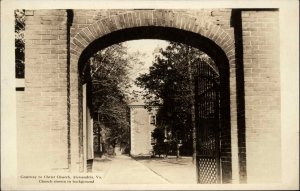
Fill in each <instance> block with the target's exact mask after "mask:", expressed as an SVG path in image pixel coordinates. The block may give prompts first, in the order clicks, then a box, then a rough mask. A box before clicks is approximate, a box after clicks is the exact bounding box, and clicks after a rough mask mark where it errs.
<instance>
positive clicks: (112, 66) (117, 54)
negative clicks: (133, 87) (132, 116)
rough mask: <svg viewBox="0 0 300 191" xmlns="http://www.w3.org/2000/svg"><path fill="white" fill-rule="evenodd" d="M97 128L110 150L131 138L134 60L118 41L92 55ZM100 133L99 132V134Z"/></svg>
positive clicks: (91, 64) (91, 63)
mask: <svg viewBox="0 0 300 191" xmlns="http://www.w3.org/2000/svg"><path fill="white" fill-rule="evenodd" d="M89 62H90V68H91V77H92V84H93V95H92V96H93V108H94V119H95V120H94V121H95V131H99V130H100V131H101V136H102V140H103V142H104V143H105V146H106V147H107V148H106V150H107V149H108V148H109V147H110V146H112V147H114V146H115V144H117V143H123V144H124V143H125V144H126V143H127V144H128V140H129V134H128V133H129V116H128V107H127V92H126V90H127V89H128V88H129V87H130V80H129V77H128V71H129V69H130V67H131V66H130V62H129V60H128V56H127V52H126V49H125V47H124V46H123V45H122V44H115V45H113V46H110V47H108V48H106V49H104V50H101V51H99V52H97V53H96V54H95V55H94V56H93V57H91V58H90V60H89ZM96 134H97V133H96Z"/></svg>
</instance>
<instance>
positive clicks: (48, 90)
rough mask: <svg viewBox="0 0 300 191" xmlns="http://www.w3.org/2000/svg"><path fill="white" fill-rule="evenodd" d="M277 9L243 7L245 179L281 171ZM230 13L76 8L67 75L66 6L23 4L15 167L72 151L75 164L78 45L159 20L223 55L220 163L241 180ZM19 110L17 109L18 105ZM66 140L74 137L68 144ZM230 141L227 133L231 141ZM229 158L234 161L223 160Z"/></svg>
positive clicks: (54, 162) (39, 165) (62, 162)
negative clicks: (226, 124)
mask: <svg viewBox="0 0 300 191" xmlns="http://www.w3.org/2000/svg"><path fill="white" fill-rule="evenodd" d="M277 14H278V12H276V11H259V12H256V11H243V12H242V27H243V30H242V37H243V38H242V39H243V68H244V70H243V71H244V80H245V118H246V122H245V123H246V147H247V150H246V152H247V153H246V159H247V172H248V175H247V178H248V182H259V181H260V182H266V181H276V180H278V178H279V173H280V171H279V170H278V169H279V168H278V167H279V166H280V165H279V164H280V149H279V148H280V88H279V58H278V55H279V51H278V45H279V43H278V39H277V37H278V31H277V27H278V23H277V22H278V18H277ZM231 19H232V10H231V9H202V10H193V11H190V10H189V11H187V10H147V11H145V10H143V11H142V10H74V19H73V23H72V26H71V31H70V36H71V45H70V48H71V50H70V51H71V54H70V68H69V69H70V71H69V72H70V73H69V76H67V71H68V62H67V12H66V10H35V11H26V29H25V39H26V43H25V46H26V47H25V63H26V69H25V92H23V93H20V94H23V98H22V99H23V101H22V99H19V98H18V100H17V101H18V102H17V104H18V105H19V103H21V102H23V108H24V118H23V119H24V121H23V122H21V117H18V121H17V124H18V125H17V128H18V146H19V149H18V161H19V167H20V168H23V167H24V168H25V167H26V168H27V169H19V170H33V169H39V170H43V171H45V169H46V170H50V169H51V168H58V169H64V168H68V152H70V153H69V154H70V160H71V161H69V162H71V164H70V165H71V166H70V170H72V171H74V172H75V171H80V169H81V167H82V164H83V163H82V158H80V157H79V153H80V152H81V150H82V149H81V148H82V139H80V136H81V134H80V132H81V130H82V129H81V130H80V128H81V126H82V123H81V120H80V116H81V113H80V112H81V109H80V106H81V102H80V96H81V83H80V76H79V74H78V64H79V58H80V56H81V54H82V52H83V51H84V50H85V49H86V48H87V47H88V45H90V44H91V43H92V42H93V41H95V40H96V39H98V38H101V37H103V36H105V35H106V34H110V33H111V32H113V31H116V30H121V29H126V28H132V27H138V26H161V27H173V28H177V29H182V30H185V31H191V32H194V33H197V34H200V35H201V36H204V37H206V38H208V39H211V40H212V41H213V42H215V43H216V44H217V45H218V46H219V47H220V48H221V49H222V50H223V51H224V53H225V54H226V56H227V58H228V61H229V84H230V127H231V129H230V132H229V131H225V130H224V131H223V132H222V133H221V135H222V140H223V142H221V143H222V148H223V150H222V152H224V153H223V154H224V156H223V158H222V165H223V166H227V167H228V168H232V182H233V183H238V182H239V174H238V170H239V167H238V144H237V143H238V136H237V133H238V125H237V124H238V122H237V101H236V99H237V97H236V95H237V93H238V92H237V87H236V60H235V59H236V55H235V46H234V43H235V42H234V39H235V36H234V35H235V33H234V27H232V26H231V23H230V22H231ZM125 38H126V37H125ZM68 77H69V78H68ZM68 90H70V95H69V96H70V97H69V99H68V97H67V96H68ZM18 97H21V96H18ZM68 100H69V101H70V104H69V108H68V104H67V102H68ZM19 111H20V112H21V111H22V106H21V105H20V107H18V112H19ZM68 112H70V115H69V117H70V118H69V119H68ZM68 120H69V122H70V131H69V132H68ZM68 133H70V134H69V135H70V136H69V137H70V139H69V140H68ZM68 141H70V143H71V145H69V146H70V148H69V150H68ZM228 141H231V142H230V147H229V148H227V147H228V144H227V143H228ZM226 144H227V145H226ZM80 145H81V146H80ZM228 149H229V150H230V151H229V150H228ZM226 152H228V153H229V152H231V157H226V156H225V154H226ZM228 153H227V154H228ZM229 154H230V153H229ZM230 161H232V166H230V165H227V164H229V163H228V162H230ZM81 170H82V169H81ZM269 174H273V175H274V176H268V175H269ZM258 175H259V176H258ZM277 175H278V176H277ZM276 176H277V177H278V178H276ZM270 177H272V178H270Z"/></svg>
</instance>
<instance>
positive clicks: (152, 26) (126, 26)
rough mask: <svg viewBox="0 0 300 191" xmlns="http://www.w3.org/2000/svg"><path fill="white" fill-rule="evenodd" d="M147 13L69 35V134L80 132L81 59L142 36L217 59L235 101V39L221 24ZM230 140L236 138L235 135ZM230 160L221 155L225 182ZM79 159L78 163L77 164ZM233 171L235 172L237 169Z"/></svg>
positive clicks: (75, 149) (74, 148)
mask: <svg viewBox="0 0 300 191" xmlns="http://www.w3.org/2000/svg"><path fill="white" fill-rule="evenodd" d="M146 13H147V14H144V13H143V14H138V13H124V14H120V15H115V16H112V17H108V18H104V19H102V20H99V21H96V22H94V23H92V24H90V25H88V26H87V27H85V28H83V29H81V30H80V31H79V32H78V33H77V34H76V35H74V36H73V38H72V39H71V45H70V47H71V48H70V52H71V64H70V68H71V76H70V88H71V95H70V98H71V99H70V101H71V103H70V106H71V111H70V112H71V113H73V115H72V116H71V127H70V131H71V136H72V135H73V136H74V135H76V133H78V132H80V126H81V125H80V115H81V114H80V112H81V111H80V107H81V105H80V103H79V102H78V101H79V100H80V96H81V95H80V94H81V82H80V75H81V67H82V64H83V63H84V60H85V59H87V58H89V57H90V56H91V55H92V53H93V52H95V51H97V50H100V49H101V48H104V47H105V46H109V45H112V44H114V43H118V42H122V41H126V40H133V39H145V38H148V39H149V38H150V39H164V40H173V41H177V42H183V43H186V44H189V45H192V46H195V47H197V48H199V49H201V50H203V51H204V52H206V53H207V54H209V55H210V56H212V57H213V59H215V60H217V64H219V66H220V67H221V68H222V67H223V68H224V71H226V72H225V73H226V74H225V73H224V75H223V78H224V79H223V80H224V82H225V81H226V82H225V83H224V84H226V85H225V86H224V88H225V89H226V90H224V92H228V94H227V95H226V97H227V98H226V99H228V102H230V103H232V102H233V103H234V102H235V100H234V99H235V97H233V98H230V96H229V92H233V91H235V87H234V86H230V90H229V83H230V82H229V80H235V79H234V78H229V75H230V74H229V70H230V67H232V66H233V67H234V65H235V61H234V58H235V52H234V50H235V49H234V48H235V47H234V40H233V39H232V38H231V36H230V35H229V34H228V33H227V32H226V31H225V30H223V29H222V28H221V27H219V26H217V25H215V24H213V23H211V22H209V21H207V20H206V19H205V18H201V19H197V18H195V17H192V16H187V15H181V14H178V15H177V14H176V13H170V12H169V11H167V10H157V11H146ZM181 16H182V17H181ZM183 23H185V24H183ZM120 36H121V37H120ZM172 36H173V37H172ZM103 39H104V40H103ZM179 39H181V40H179ZM192 39H194V40H192ZM201 43H202V44H201ZM78 66H79V67H78ZM225 68H226V69H225ZM231 75H232V74H231ZM75 92H77V93H75ZM78 97H79V99H78ZM76 98H77V99H76ZM229 99H230V100H229ZM226 107H228V108H227V113H226V114H225V115H229V116H228V118H227V121H229V122H228V123H229V124H228V125H227V127H228V128H227V129H226V130H227V137H229V142H230V141H231V138H230V137H231V134H230V132H231V128H232V127H231V125H230V123H231V124H232V126H233V127H235V122H234V121H232V119H235V117H234V116H233V118H231V117H230V113H231V112H229V111H230V106H229V104H228V105H227V106H226ZM77 113H78V115H77ZM74 114H75V115H74ZM224 121H226V120H224ZM235 128H236V127H235ZM74 137H77V139H76V138H72V137H71V152H70V158H71V159H72V160H71V168H75V169H77V168H79V170H80V169H82V166H83V164H82V163H83V162H84V161H82V160H83V158H82V157H81V158H80V157H79V159H78V160H77V158H76V157H75V156H74V155H77V156H78V153H80V152H81V151H80V147H81V144H82V143H81V141H80V138H78V135H77V136H74ZM79 137H80V135H79ZM233 140H236V139H235V138H234V139H233ZM224 149H225V150H226V149H227V151H228V149H229V150H230V153H231V144H230V143H229V147H228V146H227V148H224ZM236 157H237V156H236ZM74 159H75V160H74ZM231 160H232V159H231V155H230V156H225V157H224V158H223V162H224V164H226V165H227V167H225V168H224V170H223V171H222V173H223V174H224V177H227V178H224V182H231V179H232V166H231ZM78 163H79V164H81V165H79V166H78ZM226 165H224V166H226ZM236 166H237V164H236ZM234 173H235V174H237V172H234ZM236 176H237V175H236Z"/></svg>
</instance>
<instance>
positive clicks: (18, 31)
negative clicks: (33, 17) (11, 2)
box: [15, 9, 25, 78]
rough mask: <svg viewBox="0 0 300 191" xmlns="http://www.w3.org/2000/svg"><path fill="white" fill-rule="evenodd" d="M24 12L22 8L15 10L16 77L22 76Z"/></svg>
mask: <svg viewBox="0 0 300 191" xmlns="http://www.w3.org/2000/svg"><path fill="white" fill-rule="evenodd" d="M24 30H25V13H24V10H20V9H17V10H15V60H16V78H24V67H25V63H24V60H25V54H24V51H25V41H24Z"/></svg>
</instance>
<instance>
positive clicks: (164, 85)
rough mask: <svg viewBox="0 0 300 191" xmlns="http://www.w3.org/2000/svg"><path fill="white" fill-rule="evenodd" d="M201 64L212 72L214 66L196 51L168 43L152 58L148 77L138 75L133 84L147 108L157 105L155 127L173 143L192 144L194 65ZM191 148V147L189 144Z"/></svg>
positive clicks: (146, 75) (207, 58)
mask: <svg viewBox="0 0 300 191" xmlns="http://www.w3.org/2000/svg"><path fill="white" fill-rule="evenodd" d="M199 62H205V63H207V65H211V66H210V67H211V69H212V70H215V69H216V67H215V64H214V62H213V61H212V60H211V58H210V57H208V56H207V55H206V54H204V53H203V52H201V51H200V50H199V49H196V48H192V47H190V46H188V45H185V44H180V43H175V42H171V43H170V45H169V46H168V47H166V49H165V50H163V49H161V50H160V54H159V55H157V56H156V58H155V61H154V63H153V65H152V66H151V67H150V71H149V73H146V74H142V75H140V76H139V77H138V78H137V80H136V84H137V85H138V86H139V87H141V88H144V89H145V91H144V92H143V93H142V94H143V97H144V98H145V100H146V102H147V104H148V105H150V106H153V105H159V106H160V109H159V111H158V114H157V126H158V127H159V128H163V129H164V128H166V129H168V131H171V132H172V136H173V139H177V140H179V139H180V140H183V141H184V142H191V141H192V129H193V124H192V109H191V108H192V104H193V102H191V100H192V99H194V94H193V88H194V86H193V83H192V81H193V76H194V75H195V72H196V65H197V63H199ZM189 145H191V144H189Z"/></svg>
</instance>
